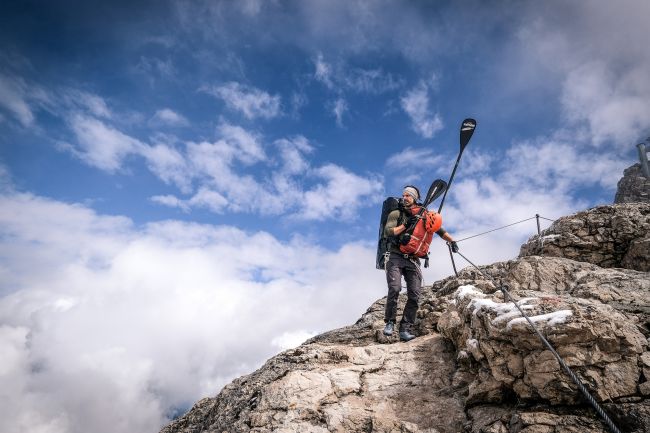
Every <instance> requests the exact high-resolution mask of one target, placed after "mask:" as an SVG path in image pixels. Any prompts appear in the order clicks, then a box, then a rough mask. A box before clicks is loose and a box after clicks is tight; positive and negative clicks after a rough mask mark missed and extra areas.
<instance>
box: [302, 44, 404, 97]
mask: <svg viewBox="0 0 650 433" xmlns="http://www.w3.org/2000/svg"><path fill="white" fill-rule="evenodd" d="M314 67H315V71H314V77H315V78H316V80H317V81H319V82H321V83H322V84H324V85H325V87H327V88H328V89H330V90H335V91H337V92H339V93H342V92H344V91H349V92H354V93H369V94H382V93H386V92H391V91H394V90H397V89H399V88H400V87H402V86H403V84H404V81H403V80H402V79H399V78H395V77H393V75H392V74H390V73H387V72H384V70H383V69H381V68H374V69H364V68H355V67H349V66H347V65H346V64H345V63H344V62H342V61H340V62H338V63H337V64H336V65H332V64H330V63H328V62H326V61H325V59H324V57H323V55H322V54H319V55H318V56H317V57H316V59H314Z"/></svg>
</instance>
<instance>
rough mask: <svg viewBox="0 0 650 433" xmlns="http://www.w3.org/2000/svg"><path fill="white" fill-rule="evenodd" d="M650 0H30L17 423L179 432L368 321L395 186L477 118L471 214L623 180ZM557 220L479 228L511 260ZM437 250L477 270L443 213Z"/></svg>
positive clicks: (568, 198)
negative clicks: (304, 349)
mask: <svg viewBox="0 0 650 433" xmlns="http://www.w3.org/2000/svg"><path fill="white" fill-rule="evenodd" d="M648 16H650V3H648V2H647V1H644V0H638V1H632V0H623V1H620V2H616V3H612V2H608V1H605V0H593V1H576V2H561V1H556V0H550V1H545V2H533V1H528V2H521V1H517V2H515V1H478V0H476V1H469V0H468V1H454V2H452V1H436V2H424V1H411V2H404V1H388V0H364V1H360V0H345V1H343V0H327V1H326V0H311V1H280V0H275V1H274V0H269V1H261V0H241V1H198V0H197V1H169V0H167V1H165V0H163V1H137V0H135V1H129V2H123V1H101V2H100V1H93V2H87V1H57V2H35V1H33V2H30V1H13V2H3V3H2V5H1V6H0V353H2V356H1V357H0V403H1V404H0V431H3V432H7V433H17V432H24V431H29V432H38V433H77V432H79V433H81V432H88V431H93V432H96V433H103V432H107V433H108V432H111V433H122V432H124V433H127V432H128V433H132V432H155V431H158V430H159V429H160V428H161V426H163V425H164V424H166V423H167V422H169V420H170V419H172V418H173V417H175V416H178V415H179V414H181V413H182V412H184V411H185V410H187V409H188V408H189V407H191V405H192V404H193V403H194V402H195V401H197V400H198V399H200V398H203V397H206V396H214V395H216V394H217V393H218V392H219V390H220V389H221V388H222V387H223V386H224V385H225V384H227V383H228V382H230V381H231V380H232V379H233V378H235V377H238V376H240V375H243V374H248V373H250V372H252V371H254V370H255V369H257V368H259V367H260V366H261V365H262V364H263V363H264V361H265V360H266V359H267V358H269V357H270V356H272V355H274V354H276V353H278V352H280V351H282V350H284V349H287V348H290V347H294V346H295V345H297V344H299V343H300V342H302V341H304V340H305V339H307V338H309V337H311V336H313V335H316V334H318V333H320V332H323V331H326V330H329V329H333V328H337V327H341V326H345V325H347V324H351V323H354V322H355V321H356V320H357V318H359V317H360V316H361V314H363V312H364V311H365V310H366V309H367V308H368V307H369V306H370V304H371V303H372V302H374V301H375V300H377V299H379V298H381V297H382V296H385V293H386V286H385V276H384V274H383V273H382V271H380V270H376V269H375V266H374V260H375V248H376V243H377V232H378V225H379V217H380V211H381V204H382V201H383V200H384V198H386V197H387V196H399V195H400V194H401V190H402V187H404V186H405V185H407V184H415V185H417V186H419V187H420V189H421V190H424V191H426V189H427V188H428V185H429V184H430V183H431V182H432V181H433V180H434V179H436V178H440V179H443V180H448V178H449V175H450V174H451V170H452V168H453V166H454V162H455V161H456V158H457V156H458V152H459V139H458V134H459V127H460V124H461V122H462V120H463V119H464V118H468V117H471V118H475V119H476V120H477V124H478V125H477V128H476V132H475V133H474V136H473V138H472V140H471V141H470V143H469V145H468V146H467V148H466V150H465V152H464V153H463V156H462V159H461V161H460V164H459V167H458V171H457V173H456V177H455V179H454V181H453V184H452V187H451V188H450V191H449V195H448V196H447V199H446V201H445V207H444V209H443V211H442V216H443V226H444V227H445V228H446V229H447V230H448V231H449V232H450V233H451V234H452V236H454V237H455V238H456V239H462V238H465V237H469V236H472V235H474V234H477V233H480V232H483V231H486V230H490V229H492V228H495V227H500V226H503V225H506V224H510V223H512V222H515V221H519V220H523V219H526V218H530V217H533V216H534V215H535V214H539V215H542V216H543V217H546V218H549V219H551V220H553V219H556V218H558V217H560V216H563V215H567V214H570V213H573V212H576V211H579V210H583V209H586V208H589V207H593V206H597V205H602V204H609V203H612V201H613V197H614V194H615V191H616V183H617V181H618V180H619V179H620V177H621V176H622V174H623V170H624V169H625V168H626V167H628V166H630V165H632V164H634V163H635V162H636V158H637V156H636V155H637V154H636V147H635V145H636V144H637V143H639V142H640V141H643V140H644V139H645V138H646V137H648V135H650V80H648V77H649V76H650V51H648V49H647V39H648V33H647V28H648V27H647V17H648ZM436 204H437V203H436ZM436 204H434V207H435V205H436ZM549 224H550V222H549V221H547V220H542V228H544V227H547V226H548V225H549ZM536 230H537V228H536V224H535V220H530V221H527V222H525V223H521V224H518V225H515V226H512V227H510V228H508V229H507V230H501V231H497V232H494V233H491V234H489V235H485V236H481V237H477V238H473V239H471V240H467V241H463V242H461V243H459V247H460V249H461V252H463V253H464V254H465V255H466V256H467V257H469V258H470V259H471V260H472V261H474V262H475V263H479V264H489V263H492V262H495V261H501V260H509V259H513V258H515V257H516V256H517V254H518V252H519V246H520V245H521V244H522V243H523V242H525V241H526V240H527V239H528V238H529V237H530V236H532V235H533V234H535V233H536ZM431 255H432V260H431V267H430V268H428V269H427V270H426V271H425V272H424V279H425V284H431V283H432V282H434V281H436V280H438V279H441V278H444V277H446V276H449V275H451V274H452V273H453V270H452V267H451V264H450V260H449V255H448V252H447V247H446V245H445V244H444V242H443V241H442V240H440V239H439V238H438V239H434V242H433V245H432V254H431ZM457 266H458V267H459V268H463V267H465V266H467V263H463V261H462V259H457Z"/></svg>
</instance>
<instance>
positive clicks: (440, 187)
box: [375, 179, 447, 269]
mask: <svg viewBox="0 0 650 433" xmlns="http://www.w3.org/2000/svg"><path fill="white" fill-rule="evenodd" d="M446 187H447V183H446V182H445V181H444V180H440V179H436V180H435V181H433V183H432V184H431V186H430V187H429V191H428V192H427V196H426V198H425V200H424V203H422V204H419V203H416V204H415V205H414V206H413V207H412V208H411V209H407V208H405V207H404V205H403V202H402V200H401V199H399V198H396V197H388V198H387V199H386V200H384V203H383V206H382V210H381V219H380V222H379V236H378V237H379V241H378V244H377V257H376V262H375V265H376V268H377V269H385V266H386V262H387V261H388V254H389V252H390V249H391V246H394V245H399V249H400V251H401V252H402V253H403V254H405V255H409V256H412V257H419V258H425V259H426V261H425V267H427V266H428V253H429V245H430V244H431V239H432V238H433V233H435V232H436V231H438V230H439V229H440V227H441V225H442V217H441V216H440V214H438V213H436V212H432V211H428V210H427V206H429V205H430V204H431V203H432V202H433V201H434V200H435V199H436V198H438V197H439V196H440V195H441V194H442V193H443V192H444V191H445V189H446ZM395 210H399V211H400V219H399V224H404V223H405V222H406V220H407V219H408V217H409V216H411V215H415V216H416V217H417V221H416V223H415V224H412V225H411V226H409V227H407V228H406V230H405V231H404V232H403V233H401V234H400V235H399V236H389V237H386V236H384V228H385V227H386V221H387V220H388V215H389V214H390V213H391V212H393V211H395ZM399 224H398V225H399Z"/></svg>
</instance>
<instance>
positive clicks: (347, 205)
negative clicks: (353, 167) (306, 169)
mask: <svg viewBox="0 0 650 433" xmlns="http://www.w3.org/2000/svg"><path fill="white" fill-rule="evenodd" d="M314 173H315V175H316V176H318V177H320V178H322V179H323V180H324V181H325V183H324V184H319V185H317V186H316V187H315V188H313V189H311V190H309V191H307V192H305V194H304V200H303V201H304V207H303V210H302V212H301V213H300V214H299V216H300V217H301V218H305V219H316V220H323V219H327V218H337V219H350V218H353V217H354V215H355V214H356V213H357V211H358V209H359V208H360V207H362V206H364V204H368V203H376V202H377V201H378V200H379V197H380V193H381V191H382V189H383V188H382V182H381V180H380V179H379V178H375V177H370V178H364V177H360V176H357V175H355V174H354V173H350V172H349V171H347V170H345V169H343V168H341V167H339V166H336V165H333V164H328V165H325V166H323V167H320V168H318V169H316V170H315V171H314Z"/></svg>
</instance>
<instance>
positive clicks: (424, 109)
mask: <svg viewBox="0 0 650 433" xmlns="http://www.w3.org/2000/svg"><path fill="white" fill-rule="evenodd" d="M400 102H401V105H402V109H403V110H404V111H405V112H406V114H408V115H409V117H410V118H411V123H412V125H411V126H412V128H413V130H414V131H415V132H417V133H418V134H419V135H421V136H422V137H424V138H431V137H433V135H434V134H435V133H436V132H438V131H439V130H441V129H442V128H443V123H442V119H441V118H440V115H439V114H438V113H435V114H433V113H431V111H430V109H429V88H428V86H427V84H425V83H424V82H421V83H420V84H418V85H417V86H416V87H414V88H413V89H411V90H410V91H408V92H407V94H406V95H405V96H403V97H402V98H401V99H400Z"/></svg>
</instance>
